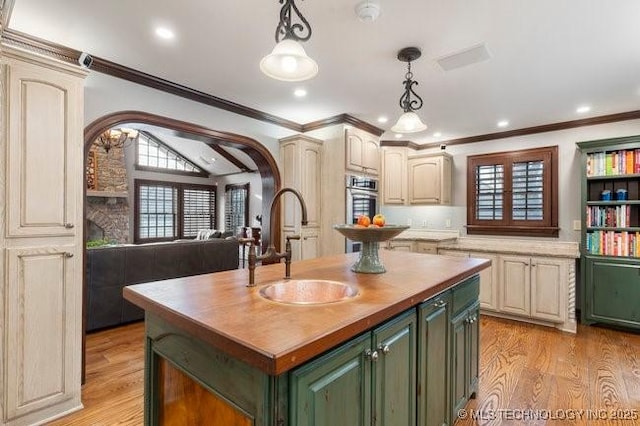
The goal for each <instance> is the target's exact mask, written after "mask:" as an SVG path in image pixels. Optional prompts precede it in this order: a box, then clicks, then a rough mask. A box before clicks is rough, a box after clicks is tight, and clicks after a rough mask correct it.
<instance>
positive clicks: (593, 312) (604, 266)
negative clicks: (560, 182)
mask: <svg viewBox="0 0 640 426" xmlns="http://www.w3.org/2000/svg"><path fill="white" fill-rule="evenodd" d="M577 145H578V148H579V149H580V151H581V153H582V155H581V160H582V170H583V172H582V176H581V182H582V200H581V203H582V208H581V210H582V239H581V246H580V250H581V253H582V258H581V274H580V275H581V294H580V296H581V317H582V322H583V323H585V324H593V323H602V324H610V325H615V326H622V327H627V328H632V329H636V330H638V329H640V304H638V300H640V136H632V137H624V138H615V139H605V140H596V141H587V142H580V143H578V144H577Z"/></svg>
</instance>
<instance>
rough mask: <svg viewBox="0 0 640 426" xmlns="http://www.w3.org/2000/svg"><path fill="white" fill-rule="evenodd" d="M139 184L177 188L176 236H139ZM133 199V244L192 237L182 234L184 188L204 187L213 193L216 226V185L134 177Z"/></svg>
mask: <svg viewBox="0 0 640 426" xmlns="http://www.w3.org/2000/svg"><path fill="white" fill-rule="evenodd" d="M141 185H155V186H166V187H171V188H173V189H176V190H177V200H176V236H175V237H171V238H167V237H159V238H140V203H139V198H140V186H141ZM133 186H134V199H133V215H134V217H133V242H134V243H135V244H144V243H155V242H163V241H175V240H180V239H192V238H193V237H191V236H188V237H185V236H184V229H183V228H184V223H183V222H184V215H183V212H184V190H185V189H206V190H208V191H212V192H213V193H214V194H215V200H214V203H215V204H214V212H213V225H212V226H213V228H214V229H217V226H218V186H217V185H204V184H197V183H182V182H172V181H164V180H155V179H134V181H133Z"/></svg>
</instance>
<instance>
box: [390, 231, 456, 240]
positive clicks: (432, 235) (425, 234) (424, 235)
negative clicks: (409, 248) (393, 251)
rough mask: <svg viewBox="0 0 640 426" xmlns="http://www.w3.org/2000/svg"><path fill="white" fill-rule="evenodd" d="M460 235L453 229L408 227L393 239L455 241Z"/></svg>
mask: <svg viewBox="0 0 640 426" xmlns="http://www.w3.org/2000/svg"><path fill="white" fill-rule="evenodd" d="M459 236H460V233H459V232H458V231H453V230H430V229H415V228H410V229H407V230H406V231H403V232H402V233H400V234H399V235H398V236H396V237H395V238H393V239H394V240H415V241H433V242H441V241H455V240H456V239H457V238H458V237H459Z"/></svg>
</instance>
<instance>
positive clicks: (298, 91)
mask: <svg viewBox="0 0 640 426" xmlns="http://www.w3.org/2000/svg"><path fill="white" fill-rule="evenodd" d="M293 95H294V96H295V97H296V98H304V97H305V96H307V91H306V90H305V89H296V90H294V91H293Z"/></svg>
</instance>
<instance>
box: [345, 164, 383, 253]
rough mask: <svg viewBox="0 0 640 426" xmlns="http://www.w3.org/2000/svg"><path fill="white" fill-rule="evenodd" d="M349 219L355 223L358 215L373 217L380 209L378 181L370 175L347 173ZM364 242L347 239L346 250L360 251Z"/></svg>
mask: <svg viewBox="0 0 640 426" xmlns="http://www.w3.org/2000/svg"><path fill="white" fill-rule="evenodd" d="M346 187H347V217H346V219H347V221H346V223H350V224H355V223H356V222H357V221H358V216H360V215H367V216H369V217H370V218H373V216H375V214H376V213H377V209H378V181H377V180H376V179H373V178H369V177H362V176H354V175H347V185H346ZM361 245H362V243H360V242H357V241H351V240H349V239H347V243H346V252H347V253H352V252H358V251H360V248H361Z"/></svg>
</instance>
